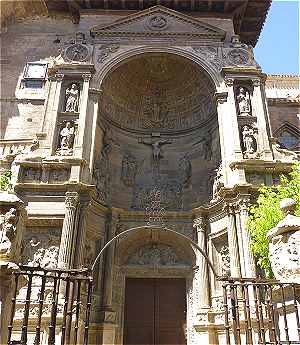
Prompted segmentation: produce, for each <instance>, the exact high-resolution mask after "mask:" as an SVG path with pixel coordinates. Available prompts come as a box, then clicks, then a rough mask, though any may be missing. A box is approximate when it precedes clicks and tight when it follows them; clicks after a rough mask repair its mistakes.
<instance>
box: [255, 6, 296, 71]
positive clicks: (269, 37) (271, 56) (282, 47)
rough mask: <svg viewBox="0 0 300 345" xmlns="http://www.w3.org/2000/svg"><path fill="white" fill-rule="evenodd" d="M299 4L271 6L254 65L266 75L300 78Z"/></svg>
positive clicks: (257, 45) (257, 46)
mask: <svg viewBox="0 0 300 345" xmlns="http://www.w3.org/2000/svg"><path fill="white" fill-rule="evenodd" d="M299 1H300V0H299ZM299 1H298V0H285V1H284V0H280V1H279V0H273V2H272V5H271V8H270V10H269V13H268V16H267V19H266V22H265V25H264V28H263V31H262V33H261V35H260V37H259V40H258V43H257V44H256V47H255V49H254V53H255V57H256V61H257V62H258V63H259V64H260V65H261V67H262V70H263V72H265V73H267V74H292V75H299V74H300V71H299V69H300V68H299Z"/></svg>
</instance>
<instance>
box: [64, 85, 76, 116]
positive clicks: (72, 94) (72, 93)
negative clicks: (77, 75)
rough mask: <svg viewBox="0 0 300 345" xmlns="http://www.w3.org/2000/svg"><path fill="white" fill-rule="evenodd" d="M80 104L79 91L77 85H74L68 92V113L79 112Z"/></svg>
mask: <svg viewBox="0 0 300 345" xmlns="http://www.w3.org/2000/svg"><path fill="white" fill-rule="evenodd" d="M78 104H79V89H78V86H77V85H76V84H72V85H71V87H69V88H68V89H67V90H66V112H77V111H78Z"/></svg>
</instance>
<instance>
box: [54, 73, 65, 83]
mask: <svg viewBox="0 0 300 345" xmlns="http://www.w3.org/2000/svg"><path fill="white" fill-rule="evenodd" d="M64 76H65V75H64V74H63V73H55V75H54V80H55V81H58V82H61V81H63V79H64Z"/></svg>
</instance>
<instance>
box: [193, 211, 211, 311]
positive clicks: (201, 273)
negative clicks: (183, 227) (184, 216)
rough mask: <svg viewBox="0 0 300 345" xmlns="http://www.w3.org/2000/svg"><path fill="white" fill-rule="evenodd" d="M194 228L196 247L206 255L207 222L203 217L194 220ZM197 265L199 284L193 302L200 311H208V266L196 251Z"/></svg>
mask: <svg viewBox="0 0 300 345" xmlns="http://www.w3.org/2000/svg"><path fill="white" fill-rule="evenodd" d="M193 227H194V228H196V229H197V238H198V246H199V247H200V248H201V249H202V250H203V251H204V253H205V254H206V255H207V246H206V235H207V220H206V218H204V217H198V218H196V219H195V220H194V225H193ZM197 265H198V267H199V269H198V272H197V273H196V274H197V276H198V278H199V279H197V280H199V282H200V284H199V286H198V288H199V299H198V300H197V301H195V302H196V303H197V305H198V306H199V309H200V310H203V309H208V308H209V307H210V303H209V281H208V264H207V261H206V259H205V257H204V256H203V255H202V254H201V253H200V252H199V251H198V252H197Z"/></svg>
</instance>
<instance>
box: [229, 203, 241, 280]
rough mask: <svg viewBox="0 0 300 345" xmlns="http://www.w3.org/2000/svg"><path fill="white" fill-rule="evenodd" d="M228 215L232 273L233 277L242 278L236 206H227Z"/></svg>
mask: <svg viewBox="0 0 300 345" xmlns="http://www.w3.org/2000/svg"><path fill="white" fill-rule="evenodd" d="M226 208H227V214H228V228H227V232H228V247H229V255H230V272H231V276H232V277H241V266H240V256H239V244H238V237H237V228H236V219H235V205H233V204H228V205H226Z"/></svg>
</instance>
